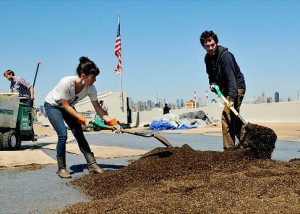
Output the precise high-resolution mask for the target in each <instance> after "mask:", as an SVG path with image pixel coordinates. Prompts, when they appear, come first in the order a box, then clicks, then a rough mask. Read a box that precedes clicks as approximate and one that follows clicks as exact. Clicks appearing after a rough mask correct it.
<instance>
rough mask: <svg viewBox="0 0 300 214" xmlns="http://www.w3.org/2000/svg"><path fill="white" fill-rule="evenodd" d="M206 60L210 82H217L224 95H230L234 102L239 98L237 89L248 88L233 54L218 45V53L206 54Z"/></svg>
mask: <svg viewBox="0 0 300 214" xmlns="http://www.w3.org/2000/svg"><path fill="white" fill-rule="evenodd" d="M204 61H205V64H206V72H207V74H208V79H209V84H210V85H212V84H217V85H218V86H219V87H220V90H221V92H222V93H223V95H224V96H225V97H226V96H228V95H229V97H230V101H232V102H234V101H235V100H236V98H237V89H238V88H241V89H246V83H245V79H244V75H243V74H242V72H241V70H240V67H239V65H238V64H237V62H236V61H235V58H234V56H233V54H232V53H230V52H229V51H228V48H224V47H222V46H219V45H218V46H217V51H216V53H215V54H214V55H209V54H206V55H205V59H204Z"/></svg>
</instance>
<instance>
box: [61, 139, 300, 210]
mask: <svg viewBox="0 0 300 214" xmlns="http://www.w3.org/2000/svg"><path fill="white" fill-rule="evenodd" d="M71 183H72V184H73V185H75V186H76V187H79V188H80V189H81V190H82V191H84V192H85V193H86V194H87V195H88V196H89V197H90V198H91V201H89V202H82V203H78V204H74V205H71V206H68V207H66V208H65V209H64V210H62V211H60V213H274V212H276V213H297V212H299V210H300V203H299V200H300V161H299V160H298V159H295V160H294V161H292V162H282V161H274V160H270V159H257V158H255V157H254V156H253V153H252V151H251V149H247V150H229V151H225V152H216V151H196V150H193V149H192V148H190V147H189V146H188V145H186V144H185V145H183V146H182V147H174V148H156V149H154V150H152V151H150V152H149V153H147V154H145V155H144V156H142V157H141V158H140V159H138V160H136V161H133V162H132V163H131V164H130V165H128V166H127V167H124V168H122V169H120V170H115V171H106V172H104V173H102V174H98V175H93V176H91V175H86V176H83V177H81V178H79V179H75V180H73V181H72V182H71Z"/></svg>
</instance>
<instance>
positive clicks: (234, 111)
mask: <svg viewBox="0 0 300 214" xmlns="http://www.w3.org/2000/svg"><path fill="white" fill-rule="evenodd" d="M213 87H214V89H215V90H216V93H217V94H218V95H219V96H220V97H221V99H222V100H223V101H224V102H225V103H226V104H227V105H228V104H230V103H229V101H228V100H227V99H226V98H225V97H224V95H223V94H222V92H221V91H220V88H219V86H217V85H213ZM230 110H231V111H232V112H233V113H234V114H235V116H237V117H238V118H239V119H240V120H241V121H242V123H243V124H244V125H245V126H246V125H247V122H246V121H245V120H244V119H243V118H242V116H241V115H240V114H239V113H238V111H237V110H235V108H234V107H233V106H231V107H230Z"/></svg>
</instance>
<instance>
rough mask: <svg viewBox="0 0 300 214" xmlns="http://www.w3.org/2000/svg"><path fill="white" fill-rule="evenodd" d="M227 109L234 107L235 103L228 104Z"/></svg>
mask: <svg viewBox="0 0 300 214" xmlns="http://www.w3.org/2000/svg"><path fill="white" fill-rule="evenodd" d="M226 106H227V108H231V107H233V106H234V102H229V103H228V104H226Z"/></svg>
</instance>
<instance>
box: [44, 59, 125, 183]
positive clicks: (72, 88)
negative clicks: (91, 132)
mask: <svg viewBox="0 0 300 214" xmlns="http://www.w3.org/2000/svg"><path fill="white" fill-rule="evenodd" d="M79 61H80V63H79V65H78V67H77V76H67V77H64V78H62V79H61V80H60V81H59V83H58V84H57V85H56V86H55V87H54V88H53V89H52V90H51V91H50V92H49V93H48V95H47V96H46V98H45V103H44V107H45V111H46V114H47V116H48V119H49V121H50V123H51V125H52V126H53V128H54V130H55V131H56V133H57V136H58V142H57V145H56V152H57V164H58V171H57V174H58V175H59V176H60V177H61V178H71V175H70V173H69V172H68V171H67V170H66V141H67V128H66V126H65V123H64V122H66V124H67V125H68V126H69V128H70V130H71V131H72V133H73V135H74V137H75V138H76V140H77V142H78V145H79V149H80V151H81V152H82V153H83V155H84V156H85V158H86V161H87V163H88V169H89V172H90V173H101V172H103V170H102V169H101V168H100V167H99V166H98V164H97V162H96V160H95V157H94V154H93V153H92V151H91V149H90V146H89V144H88V142H87V140H86V138H85V136H84V134H83V130H82V125H86V119H85V118H84V117H83V116H82V115H80V114H78V112H77V111H76V109H75V108H74V105H75V104H76V103H77V102H78V101H80V100H82V99H83V98H85V97H86V96H89V97H90V100H91V102H92V104H93V107H94V108H95V111H96V113H97V114H98V115H100V116H101V117H102V118H103V120H105V121H106V123H107V124H108V125H113V127H114V129H115V130H116V133H121V131H120V129H121V127H120V126H119V125H118V123H117V121H116V119H115V118H114V119H112V118H110V117H109V116H108V115H107V113H106V112H105V111H104V110H103V109H102V108H101V107H100V105H99V102H98V99H97V90H96V88H95V86H94V82H95V81H96V76H98V75H99V73H100V70H99V68H98V67H97V66H96V64H95V63H94V62H93V61H91V60H90V59H88V58H87V57H80V59H79Z"/></svg>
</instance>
